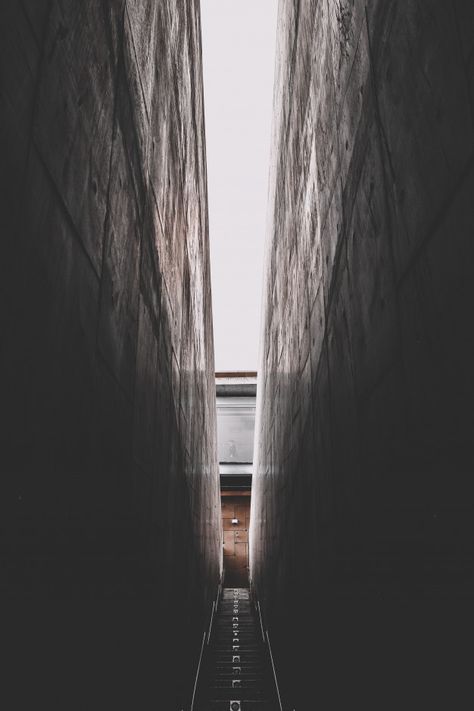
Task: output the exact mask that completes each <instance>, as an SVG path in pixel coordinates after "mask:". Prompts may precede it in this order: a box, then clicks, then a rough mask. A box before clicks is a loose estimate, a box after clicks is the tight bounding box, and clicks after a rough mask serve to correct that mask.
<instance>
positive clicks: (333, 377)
mask: <svg viewBox="0 0 474 711" xmlns="http://www.w3.org/2000/svg"><path fill="white" fill-rule="evenodd" d="M473 21H474V11H473V9H472V4H471V3H468V2H463V1H461V2H458V3H445V2H441V0H428V1H427V2H425V0H410V1H409V2H406V3H399V2H396V1H395V0H393V1H392V0H387V1H386V0H383V1H382V0H380V1H377V2H375V1H374V2H371V3H367V4H366V5H364V4H363V3H361V2H357V1H356V2H351V1H349V0H338V2H325V1H324V0H300V1H299V2H297V3H293V2H289V1H287V0H282V1H281V2H280V10H279V29H278V47H277V65H276V84H275V124H274V137H273V155H272V170H271V185H270V221H269V222H270V235H269V241H268V249H267V261H266V273H265V287H264V327H263V340H262V348H261V366H260V371H259V388H258V389H259V395H258V404H257V426H256V436H257V438H258V451H257V462H256V467H255V470H256V471H255V475H254V484H253V492H252V522H251V552H250V555H251V577H252V581H253V585H254V587H255V589H256V591H257V593H258V595H259V597H260V599H261V602H262V605H263V608H264V611H265V614H266V619H267V624H268V626H269V629H270V634H271V635H273V637H274V647H275V658H276V665H277V668H278V669H280V672H281V677H282V686H283V689H284V694H285V703H286V706H285V708H286V707H287V708H294V707H295V708H297V709H298V708H310V707H311V708H312V707H313V706H314V707H316V705H317V703H316V702H317V701H319V702H323V701H324V703H323V706H324V708H335V709H336V708H337V709H339V708H345V707H346V705H347V702H348V701H350V703H351V705H354V704H356V705H358V704H359V703H361V702H362V700H363V705H364V706H365V707H368V708H380V705H382V706H384V707H385V706H387V705H390V704H391V703H393V702H394V701H393V700H394V698H395V697H396V694H397V693H400V694H401V695H402V698H403V701H401V702H400V703H401V705H404V704H405V697H404V696H403V695H404V694H405V693H406V692H407V690H408V689H409V686H410V683H409V680H410V672H409V667H410V664H413V665H417V668H418V670H419V674H418V676H417V678H416V682H417V684H419V685H420V688H421V687H422V686H423V684H424V682H425V681H426V677H425V676H424V675H423V671H426V669H427V668H428V667H429V665H430V664H432V665H433V667H432V669H431V676H430V682H429V684H428V685H427V686H426V688H425V693H432V694H433V698H436V700H438V699H437V694H438V693H439V692H440V688H439V684H441V683H442V680H443V679H445V678H448V677H447V673H448V669H451V671H452V670H453V669H454V667H455V664H451V666H450V661H452V659H454V658H455V659H456V660H457V663H458V667H457V672H456V673H458V675H459V674H460V673H461V672H460V670H461V669H462V667H463V665H462V663H460V658H459V656H457V657H455V656H451V658H450V655H452V654H453V648H454V649H456V650H457V649H460V648H461V646H462V645H461V640H462V635H463V634H464V633H465V632H463V631H462V630H461V629H460V628H458V627H456V625H454V627H453V626H452V625H451V623H450V624H449V625H447V623H446V620H447V617H446V616H443V615H442V614H441V613H440V612H439V613H438V614H436V615H435V619H436V624H435V625H434V627H433V625H432V624H431V622H429V621H428V618H427V617H426V618H424V617H423V615H424V612H423V611H424V610H425V608H424V607H423V606H421V608H420V606H419V607H418V617H417V614H415V613H414V614H412V615H410V614H406V615H402V614H401V613H400V611H398V612H397V611H396V610H395V607H394V605H395V603H394V601H395V600H399V599H400V598H401V599H403V600H404V602H405V603H407V601H412V600H414V599H417V600H420V599H423V600H426V598H436V600H437V601H438V604H440V603H439V600H440V599H441V598H446V597H448V598H451V599H452V597H453V596H454V597H456V598H457V599H458V598H460V597H461V598H462V597H466V596H470V595H472V591H473V587H472V582H473V578H472V572H473V571H472V554H473V551H474V546H473V541H474V538H473V516H472V507H473V486H472V481H471V480H472V471H473V470H474V460H473V450H472V431H473V424H474V422H473V419H474V418H473V414H472V412H473V411H472V401H473V394H474V393H473V384H474V378H473V375H472V362H473V356H474V344H473V340H474V339H473V331H472V325H471V324H472V314H471V311H472V304H473V303H474V293H473V283H474V282H473V280H472V264H473V258H474V250H473V241H472V232H473V227H474V212H473V209H472V195H473V188H474V163H473V155H474V154H473V113H472V106H473V99H474V94H473V84H472V78H471V77H472V66H473V63H472V41H471V39H470V38H471V35H472V31H471V32H470V29H471V30H472V26H473ZM381 600H390V601H391V603H390V604H391V607H390V606H388V603H387V606H382V607H383V610H381V609H380V601H381ZM456 605H457V603H456V604H455V605H454V606H456ZM389 607H390V613H388V612H387V611H388V609H389ZM452 608H453V605H452V604H451V610H452ZM420 609H421V611H420ZM377 615H378V618H377ZM448 628H449V629H448ZM435 629H436V633H435V631H434V630H435ZM463 629H464V630H465V627H464V628H463ZM436 635H438V638H437V639H435V638H436ZM449 635H451V638H449ZM456 635H457V636H456ZM447 639H449V642H446V644H444V642H445V641H446V640H447ZM421 640H422V641H421ZM434 649H436V650H437V652H436V654H438V655H439V656H438V657H436V654H435V652H434ZM440 650H441V651H440ZM440 659H443V660H444V662H445V664H446V666H445V668H443V663H442V662H440ZM367 669H370V674H369V676H367ZM395 669H396V670H397V671H396V672H395V671H394V670H395ZM435 669H436V670H439V671H441V672H442V673H440V674H438V675H437V672H436V671H434V670H435ZM317 670H319V671H317ZM392 674H393V676H392ZM315 675H316V676H315ZM341 679H344V684H342V682H341ZM457 681H459V679H458V680H457ZM388 688H390V689H391V690H394V689H395V691H394V692H393V695H392V696H391V698H390V703H388V702H387V703H386V701H387V699H386V698H385V697H386V693H387V689H388ZM452 688H456V689H457V690H458V689H459V688H460V686H459V685H456V684H454V686H451V690H452ZM463 688H464V689H465V687H463ZM470 693H471V694H472V690H471V691H470ZM313 698H314V699H315V702H314V703H309V702H310V700H311V699H313ZM381 699H384V701H383V702H382V703H381V701H380V700H381ZM396 705H397V704H396V703H395V706H396Z"/></svg>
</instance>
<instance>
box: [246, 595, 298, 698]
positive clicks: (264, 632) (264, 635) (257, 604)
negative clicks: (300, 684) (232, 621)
mask: <svg viewBox="0 0 474 711" xmlns="http://www.w3.org/2000/svg"><path fill="white" fill-rule="evenodd" d="M251 595H252V597H253V598H254V604H255V608H256V610H257V612H258V619H259V620H260V629H261V631H262V639H263V643H264V644H267V645H268V651H269V652H270V661H271V663H272V671H273V681H274V682H275V690H276V693H277V698H278V705H279V707H280V711H283V704H282V702H281V694H280V687H279V685H278V679H277V673H276V669H275V662H274V660H273V653H272V645H271V643H270V637H269V635H268V629H267V630H265V628H264V626H263V616H262V610H261V607H260V601H259V600H257V596H256V594H255V592H254V589H253V588H252V589H251ZM293 711H294V710H293Z"/></svg>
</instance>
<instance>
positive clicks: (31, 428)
mask: <svg viewBox="0 0 474 711" xmlns="http://www.w3.org/2000/svg"><path fill="white" fill-rule="evenodd" d="M0 28H1V29H0V32H1V40H0V56H1V60H0V61H1V94H0V103H1V129H0V130H1V134H0V135H1V139H0V140H1V163H0V179H1V188H0V200H1V207H0V221H1V222H0V224H1V235H2V258H1V285H0V313H1V323H2V326H1V330H2V334H1V335H2V345H1V370H0V379H1V386H0V389H1V396H0V401H1V412H2V417H1V423H2V424H1V436H2V444H1V470H2V474H1V497H0V509H1V527H2V533H3V536H2V543H1V545H2V561H3V564H2V583H1V591H2V593H3V594H5V595H7V596H9V597H10V598H18V597H20V598H22V599H23V598H28V599H30V600H31V599H34V600H36V599H38V598H40V599H42V600H43V601H46V600H49V601H50V600H51V599H54V600H58V601H64V600H71V599H72V600H74V601H76V602H75V604H74V606H71V607H69V608H67V610H65V612H64V615H63V617H62V618H61V620H62V621H61V624H59V623H58V620H57V615H56V613H54V614H55V615H56V616H54V615H53V617H52V618H51V620H49V619H47V618H45V622H44V625H45V627H47V628H48V632H47V633H46V630H45V629H43V630H42V633H43V637H42V641H41V643H40V642H39V641H38V649H37V648H35V647H34V645H33V646H32V641H31V640H30V641H29V642H28V644H25V648H24V650H23V653H24V654H29V653H31V656H32V657H34V656H35V654H36V653H38V652H40V653H39V654H38V655H37V658H39V659H42V658H45V655H46V659H49V658H48V655H47V651H46V650H48V651H49V652H51V649H50V648H54V653H53V656H52V657H51V659H52V660H54V663H53V662H52V661H48V662H47V664H46V662H45V666H48V668H49V669H50V670H51V669H54V682H53V680H52V679H51V678H50V677H49V676H48V674H43V675H42V678H41V682H40V687H39V689H40V690H39V691H38V687H37V686H35V685H33V686H34V688H35V694H36V702H37V703H38V705H41V706H46V705H50V706H51V704H52V705H53V706H54V707H55V708H56V706H55V704H57V707H58V708H62V709H65V708H68V709H73V708H76V706H77V708H94V709H95V708H115V707H117V706H118V707H119V708H122V707H123V708H127V709H131V708H135V709H147V708H154V709H156V708H162V709H167V710H168V709H181V707H182V706H183V707H184V705H185V702H186V699H187V697H188V691H189V683H190V681H191V680H192V675H193V672H194V667H195V664H196V663H197V656H198V652H199V648H200V644H201V638H202V632H203V629H204V627H205V626H206V624H207V621H208V613H209V607H210V603H211V600H212V598H213V596H214V594H215V589H216V586H217V584H218V580H219V575H220V565H221V563H220V561H221V555H222V553H221V549H222V543H221V534H220V501H219V485H218V471H217V456H216V444H215V387H214V363H213V339H212V321H211V295H210V279H209V255H208V218H207V192H206V190H207V188H206V166H205V146H204V123H203V96H202V68H201V39H200V37H201V35H200V18H199V3H198V2H195V1H193V0H189V1H187V2H177V3H175V2H168V1H167V0H166V1H163V2H154V0H146V1H145V0H144V1H142V2H138V0H125V1H124V0H115V1H113V0H110V1H105V0H104V1H99V0H83V1H82V2H77V1H76V0H52V1H51V2H47V1H46V0H44V1H41V0H38V1H36V0H23V1H21V0H18V1H14V0H9V1H7V2H4V3H2V5H1V11H0ZM98 599H99V600H103V601H104V605H103V607H101V608H100V611H97V605H96V604H95V602H94V604H93V605H92V602H93V601H97V600H98ZM117 600H120V601H122V602H121V606H119V607H118V608H117V611H116V612H113V613H112V611H111V610H112V607H111V606H110V605H109V604H105V601H109V602H111V601H117ZM79 601H82V602H84V601H88V602H89V603H90V604H91V605H92V606H93V608H94V611H93V613H92V616H89V615H88V616H87V622H86V624H85V627H82V625H81V623H79V622H78V621H77V622H73V620H75V619H76V617H77V615H78V614H80V610H81V609H82V608H81V606H80V605H79ZM58 604H59V603H58ZM61 604H62V603H61ZM38 639H39V638H38ZM45 639H46V640H49V641H47V647H46V650H45V648H44V643H45ZM30 649H33V650H34V651H32V652H30V651H29V650H30ZM26 650H28V651H26ZM94 670H95V671H94ZM76 675H77V676H76ZM39 676H41V674H40V675H39ZM96 684H97V686H96ZM29 685H30V686H31V684H29ZM26 686H28V684H23V685H21V687H20V689H25V688H26ZM63 687H64V688H63ZM92 689H94V692H92ZM20 707H21V708H25V706H21V704H20Z"/></svg>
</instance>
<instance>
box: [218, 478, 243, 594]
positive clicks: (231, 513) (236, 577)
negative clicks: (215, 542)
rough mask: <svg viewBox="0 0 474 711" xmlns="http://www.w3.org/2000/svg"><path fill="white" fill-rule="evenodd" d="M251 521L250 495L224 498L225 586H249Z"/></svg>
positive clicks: (226, 496)
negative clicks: (249, 531)
mask: <svg viewBox="0 0 474 711" xmlns="http://www.w3.org/2000/svg"><path fill="white" fill-rule="evenodd" d="M249 520H250V495H249V494H245V495H236V496H232V495H230V496H229V495H228V493H227V492H226V493H225V495H223V496H222V526H223V529H224V585H225V586H227V587H236V588H237V587H243V588H246V587H248V585H249V573H248V568H249V533H248V529H249Z"/></svg>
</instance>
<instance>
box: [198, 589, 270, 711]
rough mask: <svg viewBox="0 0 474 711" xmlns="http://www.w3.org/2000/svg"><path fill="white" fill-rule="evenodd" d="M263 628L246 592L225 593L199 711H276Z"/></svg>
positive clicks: (217, 612) (232, 590) (201, 688)
mask: <svg viewBox="0 0 474 711" xmlns="http://www.w3.org/2000/svg"><path fill="white" fill-rule="evenodd" d="M267 654H268V652H267V649H266V646H265V644H264V641H263V639H262V634H261V628H260V624H259V622H258V621H257V619H256V616H255V610H254V606H253V603H252V601H251V600H250V595H249V591H248V590H247V589H244V588H239V589H224V590H223V594H222V597H221V600H220V602H219V605H218V609H217V611H216V614H215V618H214V626H213V629H212V634H211V639H210V644H209V647H208V649H207V653H206V659H205V662H204V665H203V673H202V681H201V684H200V688H199V692H198V696H197V703H196V709H197V710H198V711H224V709H225V711H229V710H230V704H231V702H232V701H239V702H240V708H241V710H242V711H275V708H276V704H275V699H274V690H273V686H272V684H273V680H272V677H271V669H270V666H269V659H268V657H267Z"/></svg>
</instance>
